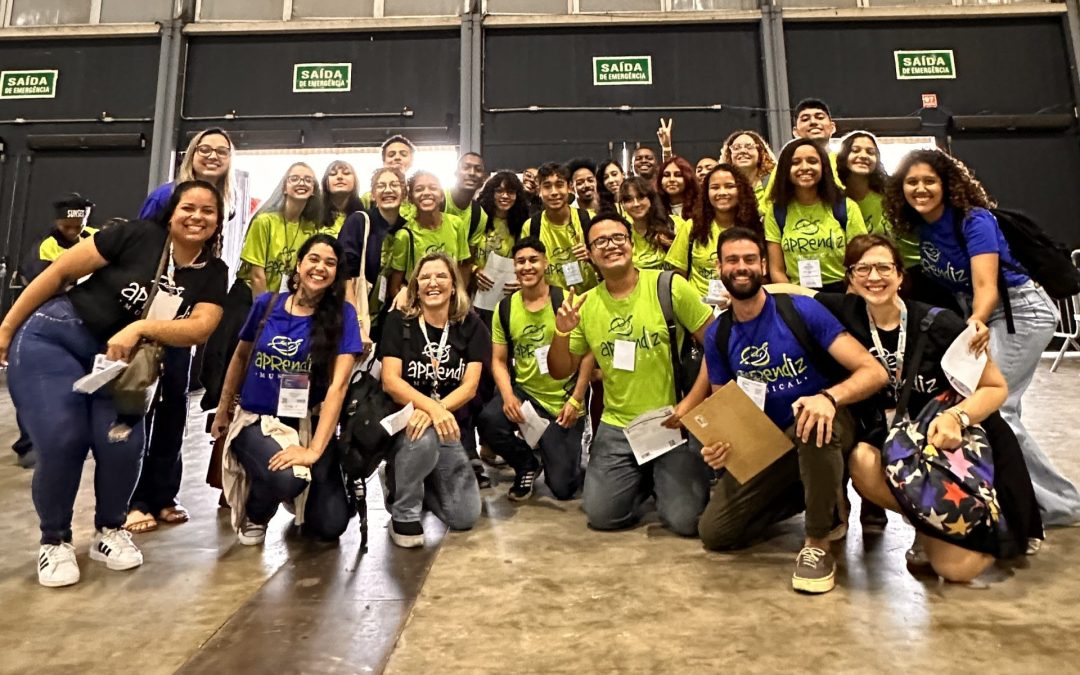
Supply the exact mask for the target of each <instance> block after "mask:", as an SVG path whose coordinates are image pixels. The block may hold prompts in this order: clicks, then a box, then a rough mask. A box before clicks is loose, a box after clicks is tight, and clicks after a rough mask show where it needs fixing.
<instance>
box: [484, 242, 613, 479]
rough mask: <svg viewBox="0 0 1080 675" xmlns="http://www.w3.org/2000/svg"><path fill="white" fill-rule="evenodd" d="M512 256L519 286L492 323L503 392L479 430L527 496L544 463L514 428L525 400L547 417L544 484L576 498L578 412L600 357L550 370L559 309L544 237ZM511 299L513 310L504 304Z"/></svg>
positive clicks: (494, 367)
mask: <svg viewBox="0 0 1080 675" xmlns="http://www.w3.org/2000/svg"><path fill="white" fill-rule="evenodd" d="M511 255H512V256H513V259H514V273H515V275H516V276H517V280H518V283H520V284H521V290H520V291H517V292H516V293H514V294H513V295H511V296H509V297H507V298H504V299H503V300H502V301H501V302H500V303H499V306H498V307H497V308H496V310H495V316H494V318H493V320H492V333H491V345H492V349H491V372H492V375H493V376H494V378H495V386H496V387H497V388H498V392H497V393H496V395H495V397H494V398H492V399H491V401H489V402H488V404H487V405H486V406H485V407H484V411H483V412H482V413H481V414H480V419H479V421H478V426H479V428H480V435H481V437H483V438H484V439H485V440H486V441H487V442H488V444H489V445H490V446H491V448H492V450H494V451H495V453H496V454H498V455H500V456H501V457H502V458H503V459H505V460H506V463H507V464H509V465H510V466H511V467H512V468H513V469H514V485H513V486H512V487H511V488H510V491H509V493H508V494H507V496H508V497H509V498H510V501H522V500H524V499H527V498H528V497H529V495H530V494H532V490H533V482H534V481H535V480H536V476H537V474H538V473H539V471H540V463H539V462H537V460H536V455H535V454H534V453H533V450H532V449H531V448H530V447H529V446H528V444H526V443H525V441H523V440H522V439H521V438H519V437H518V436H517V435H515V433H514V432H516V431H517V430H518V425H519V424H521V423H523V422H524V421H525V418H524V416H523V413H522V410H521V407H522V405H524V404H525V403H526V402H528V403H531V404H532V407H533V409H535V410H536V412H537V414H538V415H539V416H540V417H542V418H544V419H546V420H548V422H549V424H548V427H547V429H546V430H545V431H544V433H543V435H542V436H541V437H540V441H539V443H538V445H537V449H538V450H539V451H540V457H541V458H542V459H543V468H544V479H545V482H546V483H547V486H548V488H550V489H551V492H552V494H554V495H555V498H556V499H573V498H574V494H575V493H576V492H577V490H578V487H579V486H580V485H581V435H582V432H583V430H584V428H585V420H584V418H582V417H581V415H582V413H583V410H584V401H585V391H586V389H588V387H589V375H590V374H591V373H592V368H593V365H594V363H595V361H594V360H593V359H592V358H591V357H586V358H584V359H582V360H581V365H580V366H579V367H578V370H577V374H576V377H573V376H571V377H566V378H561V379H556V378H554V377H552V376H551V375H550V373H549V372H548V363H547V352H548V350H549V349H550V346H551V340H552V338H553V337H554V335H555V309H554V307H553V306H552V291H551V287H550V286H549V285H548V283H547V281H546V280H545V279H544V270H546V269H547V249H546V248H545V247H544V244H543V243H542V242H541V241H540V240H539V239H537V238H535V237H527V238H525V239H522V240H521V241H519V242H518V243H516V244H515V245H514V248H513V250H512V252H511ZM557 291H558V289H556V292H557ZM555 297H556V298H561V297H562V294H561V293H558V294H557V295H556V296H555ZM506 303H508V304H509V312H507V311H506V308H505V307H503V305H504V304H506ZM504 318H509V322H508V323H509V325H504V324H503V319H504ZM511 350H513V351H512V352H511Z"/></svg>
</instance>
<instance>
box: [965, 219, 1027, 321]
mask: <svg viewBox="0 0 1080 675" xmlns="http://www.w3.org/2000/svg"><path fill="white" fill-rule="evenodd" d="M990 215H994V212H993V211H991V212H990ZM965 220H967V217H966V215H965V214H964V212H963V211H962V210H960V209H955V210H954V211H953V235H954V236H955V237H956V242H957V243H958V244H960V248H961V249H963V251H964V257H965V258H967V259H968V261H969V263H968V265H969V267H970V260H971V254H970V253H968V247H967V239H966V238H965V237H964V221H965ZM994 221H995V222H997V216H994ZM1000 228H1001V225H1000V223H999V224H998V229H1000ZM972 283H974V279H972ZM997 285H998V298H999V299H1000V302H1001V308H1002V309H1003V310H1004V311H1005V330H1006V331H1007V332H1008V333H1009V334H1010V335H1011V334H1013V333H1015V332H1016V325H1015V324H1014V323H1013V312H1012V303H1011V302H1009V284H1008V283H1006V281H1005V270H1004V266H1003V265H1002V262H1001V257H1000V256H999V257H998V284H997Z"/></svg>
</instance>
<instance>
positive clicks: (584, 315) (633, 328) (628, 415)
mask: <svg viewBox="0 0 1080 675" xmlns="http://www.w3.org/2000/svg"><path fill="white" fill-rule="evenodd" d="M638 274H639V277H638V282H637V286H636V287H635V288H634V290H633V291H632V292H631V293H630V295H628V296H627V297H625V298H622V299H621V300H616V299H615V298H612V297H611V294H610V293H608V290H607V287H606V286H605V285H603V284H601V285H600V286H598V287H596V288H594V289H593V290H591V291H589V292H588V293H587V294H586V295H585V301H584V302H583V303H582V305H581V310H580V312H581V323H580V324H578V326H577V328H575V329H574V330H573V332H571V333H570V351H571V352H572V353H574V354H577V355H579V356H584V355H585V354H587V353H589V352H592V353H593V355H594V356H595V357H596V363H597V365H598V366H599V367H600V370H602V371H603V373H604V414H603V416H602V417H601V418H600V419H601V421H603V422H606V423H607V424H610V425H612V426H615V427H625V426H626V425H627V424H629V423H630V422H631V421H632V420H633V419H634V418H635V417H637V416H638V415H640V414H641V413H643V412H648V411H650V410H656V409H657V408H662V407H664V406H666V405H674V404H675V403H676V401H675V379H674V374H673V373H672V372H671V351H670V346H669V344H668V342H669V339H668V331H667V324H665V323H664V314H663V311H662V310H661V309H660V300H659V298H657V296H656V280H657V278H658V277H659V276H660V271H659V270H641V271H640V272H639V273H638ZM671 295H672V306H673V307H674V309H675V317H676V323H677V329H676V330H677V333H678V334H679V336H680V337H678V338H677V339H679V340H683V339H687V338H686V336H685V331H684V330H683V329H684V328H685V329H687V330H690V331H691V332H693V331H696V330H697V329H699V328H701V327H702V326H703V325H705V322H706V321H707V320H708V319H709V317H710V316H711V315H712V309H711V308H710V307H709V306H708V305H706V304H704V303H702V302H701V297H700V296H699V295H698V294H697V292H696V291H695V290H694V288H693V287H692V286H690V283H689V282H688V281H687V280H686V279H683V278H682V277H680V276H678V275H675V277H674V278H673V279H672V280H671ZM616 340H625V341H633V342H634V345H635V347H634V370H633V371H628V370H620V369H616V368H615V349H616V347H615V343H616Z"/></svg>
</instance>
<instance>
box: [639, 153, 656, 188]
mask: <svg viewBox="0 0 1080 675" xmlns="http://www.w3.org/2000/svg"><path fill="white" fill-rule="evenodd" d="M634 175H635V176H641V177H642V178H644V179H645V180H649V181H654V180H656V153H655V152H653V149H652V148H650V147H647V146H644V145H641V146H638V149H637V150H634Z"/></svg>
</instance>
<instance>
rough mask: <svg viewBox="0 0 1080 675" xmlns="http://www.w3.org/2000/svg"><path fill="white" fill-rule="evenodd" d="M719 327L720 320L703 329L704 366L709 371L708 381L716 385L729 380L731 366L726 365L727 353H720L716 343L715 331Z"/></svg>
mask: <svg viewBox="0 0 1080 675" xmlns="http://www.w3.org/2000/svg"><path fill="white" fill-rule="evenodd" d="M719 328H720V320H716V321H714V322H713V324H712V325H711V326H709V327H708V328H706V329H705V367H706V368H707V369H708V372H709V382H710V383H711V384H715V385H717V386H719V385H722V384H727V383H728V382H730V381H731V367H730V366H729V365H728V356H727V354H721V353H720V348H719V347H718V346H717V344H716V331H717V330H718V329H719Z"/></svg>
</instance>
